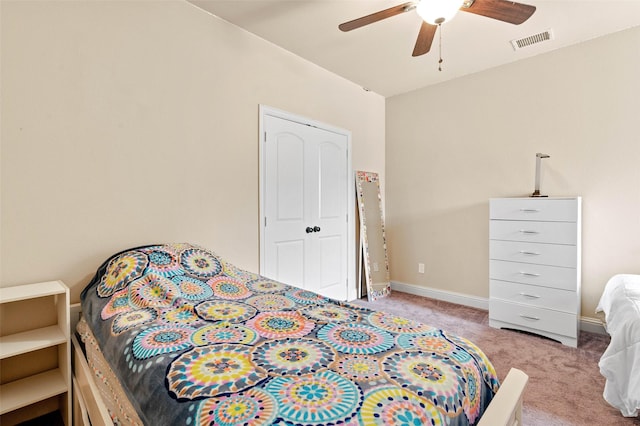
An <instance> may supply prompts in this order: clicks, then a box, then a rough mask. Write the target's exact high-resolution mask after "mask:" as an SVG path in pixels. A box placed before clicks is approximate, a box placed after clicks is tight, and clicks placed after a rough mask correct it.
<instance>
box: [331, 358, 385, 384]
mask: <svg viewBox="0 0 640 426" xmlns="http://www.w3.org/2000/svg"><path fill="white" fill-rule="evenodd" d="M331 369H332V370H334V371H336V372H337V373H338V374H340V375H341V376H344V377H346V378H348V379H351V380H355V381H357V382H370V381H375V380H378V379H380V378H383V377H384V373H383V372H382V368H380V363H379V361H378V359H377V358H376V357H375V356H371V355H358V354H355V355H341V356H340V357H339V358H338V359H337V360H336V361H335V362H334V363H333V364H332V365H331Z"/></svg>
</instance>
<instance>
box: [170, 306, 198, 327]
mask: <svg viewBox="0 0 640 426" xmlns="http://www.w3.org/2000/svg"><path fill="white" fill-rule="evenodd" d="M198 321H200V318H198V316H197V315H196V313H195V312H194V311H193V306H192V305H190V304H187V303H185V304H182V305H180V306H176V307H174V308H168V309H164V310H163V311H162V322H164V323H169V324H174V325H178V324H182V325H192V326H193V325H195V323H197V322H198Z"/></svg>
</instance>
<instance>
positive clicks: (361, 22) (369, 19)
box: [338, 1, 416, 32]
mask: <svg viewBox="0 0 640 426" xmlns="http://www.w3.org/2000/svg"><path fill="white" fill-rule="evenodd" d="M415 5H416V2H414V1H410V2H407V3H403V4H400V5H398V6H394V7H390V8H389V9H385V10H381V11H379V12H376V13H372V14H371V15H367V16H363V17H362V18H358V19H354V20H353V21H349V22H344V23H342V24H340V25H338V28H340V30H341V31H345V32H346V31H351V30H355V29H356V28H360V27H364V26H365V25H369V24H373V23H374V22H378V21H382V20H383V19H387V18H391V17H392V16H396V15H399V14H401V13H404V12H408V11H410V10H413V9H414V8H415Z"/></svg>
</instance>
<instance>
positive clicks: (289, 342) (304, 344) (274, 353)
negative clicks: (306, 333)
mask: <svg viewBox="0 0 640 426" xmlns="http://www.w3.org/2000/svg"><path fill="white" fill-rule="evenodd" d="M334 357H335V353H334V352H333V350H332V349H331V348H330V347H329V346H328V345H327V344H326V343H323V342H321V341H319V340H316V339H281V340H266V341H264V342H263V343H261V344H260V345H258V346H257V347H256V348H255V349H254V351H253V361H254V362H255V363H256V364H258V365H261V366H262V367H264V368H265V369H266V370H267V371H268V372H269V374H270V375H276V376H285V375H298V376H301V375H303V374H310V373H315V372H316V371H319V370H320V369H323V368H326V367H327V366H328V365H329V364H330V363H331V362H332V361H333V359H334Z"/></svg>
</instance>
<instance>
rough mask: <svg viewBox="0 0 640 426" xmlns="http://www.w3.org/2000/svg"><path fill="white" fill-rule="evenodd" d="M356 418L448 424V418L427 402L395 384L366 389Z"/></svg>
mask: <svg viewBox="0 0 640 426" xmlns="http://www.w3.org/2000/svg"><path fill="white" fill-rule="evenodd" d="M359 419H360V422H361V423H362V424H365V425H374V424H383V425H415V426H418V425H433V426H440V425H446V424H448V423H447V419H446V418H445V417H444V416H443V415H442V413H440V411H439V410H438V409H436V408H435V407H434V405H433V404H432V403H431V402H430V401H428V400H426V399H424V398H418V397H416V396H415V395H414V394H412V393H411V392H409V391H408V390H406V389H403V388H398V387H396V386H383V387H379V388H374V389H372V390H370V391H369V392H367V394H366V395H365V397H364V402H363V403H362V409H361V410H360V413H359Z"/></svg>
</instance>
